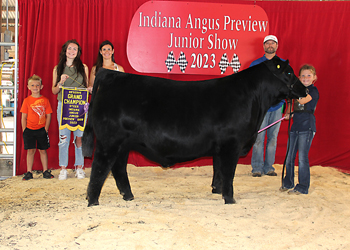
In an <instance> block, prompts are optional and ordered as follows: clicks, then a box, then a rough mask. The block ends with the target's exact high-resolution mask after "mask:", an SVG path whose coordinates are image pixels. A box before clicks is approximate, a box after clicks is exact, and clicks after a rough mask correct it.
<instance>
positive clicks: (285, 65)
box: [277, 60, 289, 72]
mask: <svg viewBox="0 0 350 250" xmlns="http://www.w3.org/2000/svg"><path fill="white" fill-rule="evenodd" d="M288 66H289V60H287V61H282V60H281V66H280V68H279V67H278V66H277V68H279V69H280V71H281V72H285V71H286V68H287V67H288Z"/></svg>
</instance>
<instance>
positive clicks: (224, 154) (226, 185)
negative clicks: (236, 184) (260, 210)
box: [218, 143, 239, 204]
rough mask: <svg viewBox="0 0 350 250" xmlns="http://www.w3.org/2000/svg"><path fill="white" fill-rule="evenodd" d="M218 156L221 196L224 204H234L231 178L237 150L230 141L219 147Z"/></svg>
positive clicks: (235, 163) (234, 168)
mask: <svg viewBox="0 0 350 250" xmlns="http://www.w3.org/2000/svg"><path fill="white" fill-rule="evenodd" d="M218 157H219V158H220V163H221V164H220V165H221V166H220V170H221V171H220V173H221V179H222V197H223V198H224V200H225V204H234V203H236V201H235V199H234V198H233V179H234V177H235V172H236V166H237V162H238V158H239V150H238V149H237V147H236V146H235V144H234V143H230V144H227V145H225V146H222V147H221V149H220V153H219V156H218Z"/></svg>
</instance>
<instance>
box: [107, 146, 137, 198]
mask: <svg viewBox="0 0 350 250" xmlns="http://www.w3.org/2000/svg"><path fill="white" fill-rule="evenodd" d="M128 156H129V152H125V151H123V150H119V152H118V156H117V160H116V162H115V163H114V165H113V167H112V174H113V177H114V179H115V182H116V184H117V187H118V189H119V191H120V194H121V195H123V199H124V200H126V201H131V200H133V199H134V195H133V194H132V192H131V188H130V182H129V178H128V173H127V170H126V167H127V163H128Z"/></svg>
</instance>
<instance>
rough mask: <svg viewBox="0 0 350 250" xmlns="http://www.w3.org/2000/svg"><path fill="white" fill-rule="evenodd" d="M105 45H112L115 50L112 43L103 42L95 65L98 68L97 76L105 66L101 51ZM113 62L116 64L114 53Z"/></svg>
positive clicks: (96, 70) (96, 69)
mask: <svg viewBox="0 0 350 250" xmlns="http://www.w3.org/2000/svg"><path fill="white" fill-rule="evenodd" d="M105 45H111V47H112V50H113V49H114V46H113V44H112V43H111V42H110V41H108V40H106V41H103V42H102V43H101V44H100V48H99V50H98V55H97V59H96V63H95V65H94V66H96V68H95V75H96V74H97V72H98V71H99V70H100V68H102V66H103V57H102V55H101V53H100V51H101V49H102V47H103V46H105ZM112 62H114V63H115V61H114V53H113V54H112Z"/></svg>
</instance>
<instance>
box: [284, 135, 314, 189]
mask: <svg viewBox="0 0 350 250" xmlns="http://www.w3.org/2000/svg"><path fill="white" fill-rule="evenodd" d="M289 136H290V142H289V143H290V144H289V151H288V156H287V161H286V176H285V177H284V179H283V187H285V188H288V189H291V188H294V189H295V190H297V191H299V192H300V193H302V194H307V193H309V187H310V165H309V150H310V147H311V143H312V139H313V138H314V136H315V133H314V132H313V131H311V130H309V131H301V132H299V131H291V132H290V134H289ZM298 151H299V173H298V181H299V183H298V184H297V185H296V186H295V187H294V163H295V158H296V155H297V152H298Z"/></svg>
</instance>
